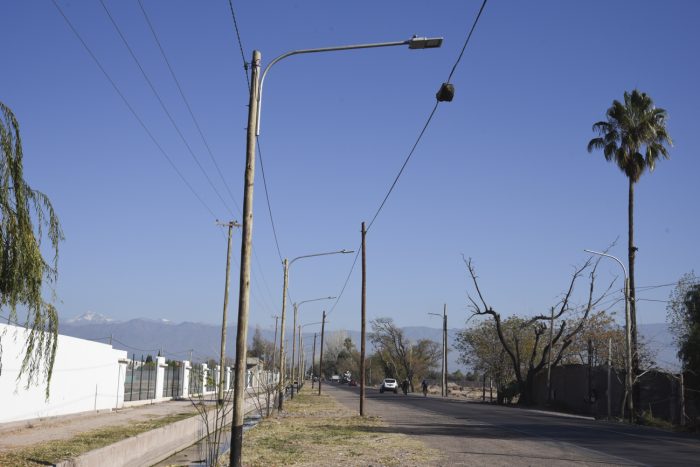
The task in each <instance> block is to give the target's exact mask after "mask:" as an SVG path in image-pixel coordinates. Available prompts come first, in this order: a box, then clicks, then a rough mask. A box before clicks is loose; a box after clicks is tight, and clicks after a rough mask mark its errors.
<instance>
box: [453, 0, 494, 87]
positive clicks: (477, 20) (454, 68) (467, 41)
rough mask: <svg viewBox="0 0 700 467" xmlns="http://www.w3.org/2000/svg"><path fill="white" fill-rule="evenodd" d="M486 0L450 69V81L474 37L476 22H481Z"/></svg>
mask: <svg viewBox="0 0 700 467" xmlns="http://www.w3.org/2000/svg"><path fill="white" fill-rule="evenodd" d="M486 2H487V0H484V3H482V4H481V8H479V13H478V14H477V15H476V19H474V24H472V28H471V29H470V30H469V34H468V35H467V39H466V40H465V41H464V45H463V46H462V51H461V52H460V53H459V57H457V61H456V62H455V64H454V66H453V67H452V70H451V71H450V75H449V76H448V77H447V82H448V83H449V82H450V80H451V79H452V75H453V74H454V72H455V70H456V69H457V65H459V62H460V61H461V60H462V55H464V51H465V50H466V49H467V44H469V39H471V38H472V34H473V33H474V29H475V28H476V24H477V23H478V22H479V18H481V13H482V12H483V11H484V7H485V6H486Z"/></svg>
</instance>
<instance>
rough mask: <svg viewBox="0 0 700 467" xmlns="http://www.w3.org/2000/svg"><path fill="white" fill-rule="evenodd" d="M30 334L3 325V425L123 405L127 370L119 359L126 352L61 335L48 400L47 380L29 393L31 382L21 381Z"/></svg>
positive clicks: (0, 417) (0, 403)
mask: <svg viewBox="0 0 700 467" xmlns="http://www.w3.org/2000/svg"><path fill="white" fill-rule="evenodd" d="M26 336H27V331H26V330H25V329H24V328H21V327H17V326H10V325H6V324H0V342H1V343H2V374H0V423H3V422H10V421H16V420H26V419H31V418H40V417H50V416H54V415H64V414H69V413H77V412H87V411H92V410H103V409H113V408H117V407H121V405H122V404H123V392H124V374H120V373H124V371H125V370H124V368H123V367H122V368H120V366H119V360H120V359H126V352H124V351H121V350H114V349H112V346H111V345H107V344H100V343H99V342H92V341H88V340H84V339H78V338H75V337H69V336H63V335H60V334H59V336H58V347H57V350H56V362H55V364H54V368H53V376H52V379H51V387H50V389H51V392H50V397H49V399H48V401H47V400H46V397H45V391H44V390H45V383H44V382H40V383H39V384H38V385H36V386H31V387H30V388H29V389H25V384H26V378H25V377H23V378H22V380H21V381H18V380H17V376H18V374H19V369H20V366H21V364H22V357H23V355H24V352H23V349H24V342H25V339H26ZM120 394H121V397H120Z"/></svg>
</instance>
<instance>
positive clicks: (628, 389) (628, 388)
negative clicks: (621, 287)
mask: <svg viewBox="0 0 700 467" xmlns="http://www.w3.org/2000/svg"><path fill="white" fill-rule="evenodd" d="M583 251H585V252H586V253H591V254H594V255H598V256H605V257H606V258H610V259H614V260H615V261H617V264H619V265H620V267H621V268H622V274H623V275H624V277H625V347H626V349H625V350H626V356H625V357H626V358H625V364H626V365H625V366H626V367H627V369H626V371H625V373H626V374H625V393H626V398H627V409H628V411H629V421H630V423H633V422H634V402H633V401H632V386H633V384H634V383H633V380H632V339H631V331H630V303H629V302H630V301H629V278H628V277H627V269H625V265H624V264H622V261H620V260H619V259H618V258H616V257H615V256H613V255H609V254H607V253H601V252H600V251H593V250H583ZM609 390H610V388H608V391H609ZM623 418H624V414H623Z"/></svg>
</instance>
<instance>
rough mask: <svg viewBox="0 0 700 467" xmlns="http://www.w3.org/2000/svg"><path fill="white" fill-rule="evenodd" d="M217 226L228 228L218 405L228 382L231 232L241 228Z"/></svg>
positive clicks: (236, 223) (221, 401)
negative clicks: (227, 316)
mask: <svg viewBox="0 0 700 467" xmlns="http://www.w3.org/2000/svg"><path fill="white" fill-rule="evenodd" d="M216 224H217V225H225V226H228V246H227V247H226V285H225V286H224V313H223V318H222V319H221V352H220V353H219V394H218V395H219V397H218V404H219V405H221V404H223V403H224V384H225V382H226V371H225V370H224V368H226V315H227V314H228V289H229V284H230V280H229V278H230V276H231V232H232V231H233V228H234V227H240V226H241V224H239V223H238V222H236V221H230V222H217V223H216Z"/></svg>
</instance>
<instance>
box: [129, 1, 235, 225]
mask: <svg viewBox="0 0 700 467" xmlns="http://www.w3.org/2000/svg"><path fill="white" fill-rule="evenodd" d="M138 3H139V7H140V8H141V12H142V13H143V17H144V19H145V20H146V23H147V24H148V28H149V29H150V31H151V34H152V35H153V39H154V40H155V42H156V44H157V45H158V50H160V54H161V55H162V57H163V60H164V61H165V64H166V65H167V66H168V70H169V71H170V76H172V78H173V81H174V82H175V85H176V86H177V89H178V91H179V92H180V97H182V101H183V102H184V103H185V107H187V111H188V112H189V114H190V117H191V118H192V122H193V123H194V126H195V127H196V128H197V132H198V133H199V136H200V138H201V139H202V143H204V147H205V148H206V149H207V153H208V154H209V158H210V159H211V161H212V163H213V164H214V167H215V168H216V171H217V172H218V174H219V178H221V182H222V183H223V185H224V187H225V188H226V192H227V193H228V195H229V196H230V197H231V200H232V201H233V204H234V206H236V208H237V209H238V211H242V210H241V207H240V205H239V204H238V202H237V201H236V197H235V196H233V193H232V192H231V188H230V187H229V185H228V183H227V182H226V178H225V177H224V174H223V172H222V171H221V167H219V164H218V163H217V161H216V158H215V157H214V154H213V152H212V150H211V147H210V146H209V142H208V141H207V138H206V137H205V136H204V132H203V131H202V128H201V126H200V125H199V121H198V120H197V118H196V117H195V115H194V112H193V111H192V107H191V106H190V102H189V100H188V99H187V97H186V96H185V92H184V91H183V90H182V86H181V85H180V80H178V79H177V76H176V75H175V70H173V67H172V65H171V64H170V60H168V56H167V55H166V54H165V50H164V49H163V46H162V44H161V42H160V40H159V39H158V34H157V33H156V30H155V28H154V27H153V24H152V23H151V20H150V18H149V17H148V14H147V13H146V9H145V8H144V7H143V0H139V2H138Z"/></svg>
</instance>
